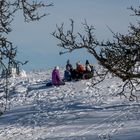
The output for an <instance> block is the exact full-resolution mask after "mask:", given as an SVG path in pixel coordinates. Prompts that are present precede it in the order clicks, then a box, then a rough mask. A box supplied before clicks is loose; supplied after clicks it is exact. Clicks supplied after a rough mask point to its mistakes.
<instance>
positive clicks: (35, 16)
mask: <svg viewBox="0 0 140 140" xmlns="http://www.w3.org/2000/svg"><path fill="white" fill-rule="evenodd" d="M50 6H53V4H52V3H50V4H45V3H44V2H38V1H37V0H36V1H33V0H0V72H1V76H3V77H4V78H5V80H6V83H5V84H4V90H5V93H6V104H7V97H8V77H9V76H10V74H11V68H12V67H14V68H17V70H18V69H19V66H20V65H23V64H25V63H26V62H24V63H22V62H20V61H17V60H16V59H15V57H16V53H17V48H16V47H14V46H13V44H12V42H10V41H9V40H8V38H7V37H5V36H6V35H7V34H8V33H10V32H11V31H12V27H11V23H12V21H13V20H14V16H15V14H16V12H18V11H22V12H23V17H24V20H25V22H30V21H37V20H40V19H41V18H42V17H44V16H46V15H48V14H46V13H41V12H40V11H42V8H46V7H50ZM44 10H45V9H44ZM1 80H2V78H1ZM6 106H7V105H6ZM6 106H5V107H6Z"/></svg>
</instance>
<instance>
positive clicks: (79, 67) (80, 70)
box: [76, 62, 86, 79]
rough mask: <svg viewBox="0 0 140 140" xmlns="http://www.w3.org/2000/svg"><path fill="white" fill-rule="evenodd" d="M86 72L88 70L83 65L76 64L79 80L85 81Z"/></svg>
mask: <svg viewBox="0 0 140 140" xmlns="http://www.w3.org/2000/svg"><path fill="white" fill-rule="evenodd" d="M85 70H86V69H85V67H84V65H82V64H81V63H80V62H77V63H76V71H77V75H78V76H77V77H78V79H83V74H84V72H85Z"/></svg>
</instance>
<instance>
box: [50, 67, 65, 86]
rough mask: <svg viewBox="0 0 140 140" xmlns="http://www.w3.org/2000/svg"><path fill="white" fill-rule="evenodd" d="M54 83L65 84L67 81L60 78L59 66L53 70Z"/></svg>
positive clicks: (57, 84) (56, 84)
mask: <svg viewBox="0 0 140 140" xmlns="http://www.w3.org/2000/svg"><path fill="white" fill-rule="evenodd" d="M52 84H53V85H55V86H59V85H65V82H64V81H62V79H61V78H60V72H59V66H55V68H54V70H53V71H52Z"/></svg>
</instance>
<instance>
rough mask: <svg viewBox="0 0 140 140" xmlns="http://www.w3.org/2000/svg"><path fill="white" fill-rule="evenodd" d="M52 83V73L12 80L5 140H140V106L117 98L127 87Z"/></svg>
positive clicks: (0, 131) (112, 81)
mask: <svg viewBox="0 0 140 140" xmlns="http://www.w3.org/2000/svg"><path fill="white" fill-rule="evenodd" d="M61 75H63V70H62V71H61ZM50 78H51V70H46V71H45V70H43V71H34V72H30V73H28V74H27V77H14V78H11V79H10V83H11V85H10V89H11V90H12V92H11V93H10V103H11V104H10V109H9V110H8V111H7V112H5V114H3V115H2V116H0V140H140V104H139V102H129V101H128V100H127V99H125V98H122V99H120V97H119V96H118V97H117V96H116V93H117V91H119V88H118V87H119V85H121V81H119V80H118V79H116V78H109V79H106V80H105V81H104V82H103V83H100V84H99V85H98V87H96V88H93V87H91V86H90V81H91V80H81V81H76V82H66V85H64V86H60V87H55V86H53V87H46V86H45V84H46V82H47V81H49V80H50Z"/></svg>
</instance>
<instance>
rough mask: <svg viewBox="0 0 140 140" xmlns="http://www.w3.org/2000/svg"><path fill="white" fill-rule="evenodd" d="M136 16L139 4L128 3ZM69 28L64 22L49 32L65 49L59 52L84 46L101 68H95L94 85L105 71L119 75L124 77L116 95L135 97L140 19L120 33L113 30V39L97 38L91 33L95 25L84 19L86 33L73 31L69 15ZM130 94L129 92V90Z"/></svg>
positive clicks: (139, 67)
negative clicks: (96, 79) (126, 30)
mask: <svg viewBox="0 0 140 140" xmlns="http://www.w3.org/2000/svg"><path fill="white" fill-rule="evenodd" d="M129 9H131V10H132V11H133V13H134V15H135V16H140V7H139V8H138V9H134V8H133V7H130V8H129ZM70 21H71V28H70V29H69V30H66V31H65V30H64V24H62V25H61V26H56V28H57V30H56V31H54V32H53V33H52V35H53V36H54V37H55V38H57V39H58V40H60V43H59V44H58V46H59V47H61V48H64V49H65V50H66V51H65V52H61V53H60V54H63V53H67V52H72V51H74V50H76V49H82V48H85V49H87V51H88V52H89V53H90V54H92V55H93V56H94V58H95V59H96V60H97V61H98V63H99V65H100V66H102V68H103V69H102V71H100V73H99V71H98V70H97V71H96V75H95V76H97V77H98V79H100V80H98V81H97V82H96V83H93V85H96V84H97V83H99V82H101V81H103V80H104V79H105V77H106V76H107V74H108V73H112V75H113V76H116V77H119V78H120V79H122V81H123V83H124V84H123V86H122V91H121V92H119V93H118V94H119V95H123V96H125V97H128V98H129V100H137V96H136V95H135V94H134V93H135V92H136V91H137V90H138V89H137V87H138V85H140V22H139V21H138V22H137V25H133V24H130V26H129V31H128V33H127V34H125V35H123V34H120V33H114V32H113V31H112V30H111V29H109V30H110V31H111V32H112V34H113V38H114V39H113V41H110V40H107V41H99V40H98V39H97V38H96V37H95V35H94V27H93V26H89V25H88V24H87V22H86V21H85V22H84V23H83V26H84V31H85V34H84V35H82V34H81V33H79V32H78V33H76V34H75V33H74V21H73V20H72V19H71V20H70ZM127 92H128V93H129V94H128V93H127Z"/></svg>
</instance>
